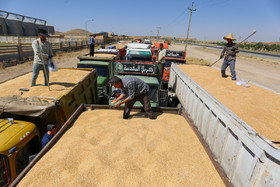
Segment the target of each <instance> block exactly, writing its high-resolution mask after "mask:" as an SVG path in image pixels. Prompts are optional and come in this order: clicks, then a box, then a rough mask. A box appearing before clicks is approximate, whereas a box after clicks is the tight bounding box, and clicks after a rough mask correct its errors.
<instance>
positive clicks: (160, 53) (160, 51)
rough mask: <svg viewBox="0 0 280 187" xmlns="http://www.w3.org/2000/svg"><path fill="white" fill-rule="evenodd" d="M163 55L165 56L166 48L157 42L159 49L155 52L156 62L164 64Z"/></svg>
mask: <svg viewBox="0 0 280 187" xmlns="http://www.w3.org/2000/svg"><path fill="white" fill-rule="evenodd" d="M165 57H166V49H164V48H163V44H162V43H160V44H159V49H158V52H157V59H158V63H161V64H164V63H165Z"/></svg>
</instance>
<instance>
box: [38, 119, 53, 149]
mask: <svg viewBox="0 0 280 187" xmlns="http://www.w3.org/2000/svg"><path fill="white" fill-rule="evenodd" d="M47 130H48V131H47V132H46V134H45V135H44V137H43V138H42V141H41V145H42V148H44V147H45V146H46V145H47V143H49V141H50V140H51V139H52V137H53V136H54V134H55V133H56V125H55V124H48V125H47Z"/></svg>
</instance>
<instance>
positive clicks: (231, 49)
mask: <svg viewBox="0 0 280 187" xmlns="http://www.w3.org/2000/svg"><path fill="white" fill-rule="evenodd" d="M224 39H225V40H227V42H228V43H227V44H226V45H225V46H224V49H223V51H222V53H221V56H220V59H222V58H223V57H224V56H225V58H224V62H223V65H222V68H221V72H222V77H224V78H226V77H227V75H226V69H227V67H228V66H229V68H230V71H231V80H236V74H235V60H236V53H238V52H239V50H238V45H237V44H236V43H233V41H234V40H236V39H235V38H234V37H233V34H232V33H229V34H228V35H227V36H225V37H224Z"/></svg>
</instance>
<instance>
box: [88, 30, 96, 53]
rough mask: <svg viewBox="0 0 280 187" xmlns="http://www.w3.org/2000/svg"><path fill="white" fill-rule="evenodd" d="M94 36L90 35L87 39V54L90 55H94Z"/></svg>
mask: <svg viewBox="0 0 280 187" xmlns="http://www.w3.org/2000/svg"><path fill="white" fill-rule="evenodd" d="M94 38H95V35H91V37H90V40H89V48H90V51H89V55H90V56H94Z"/></svg>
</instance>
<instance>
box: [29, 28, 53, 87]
mask: <svg viewBox="0 0 280 187" xmlns="http://www.w3.org/2000/svg"><path fill="white" fill-rule="evenodd" d="M48 36H49V35H48V34H47V31H46V30H44V29H38V37H39V38H38V39H36V40H34V41H33V42H32V48H33V51H34V63H33V73H32V79H31V87H32V86H35V85H36V79H37V77H38V75H39V72H40V70H43V72H44V77H45V86H49V70H48V67H47V63H48V60H49V59H50V58H52V57H53V52H52V44H51V43H50V42H48V41H47V40H46V37H48Z"/></svg>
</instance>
